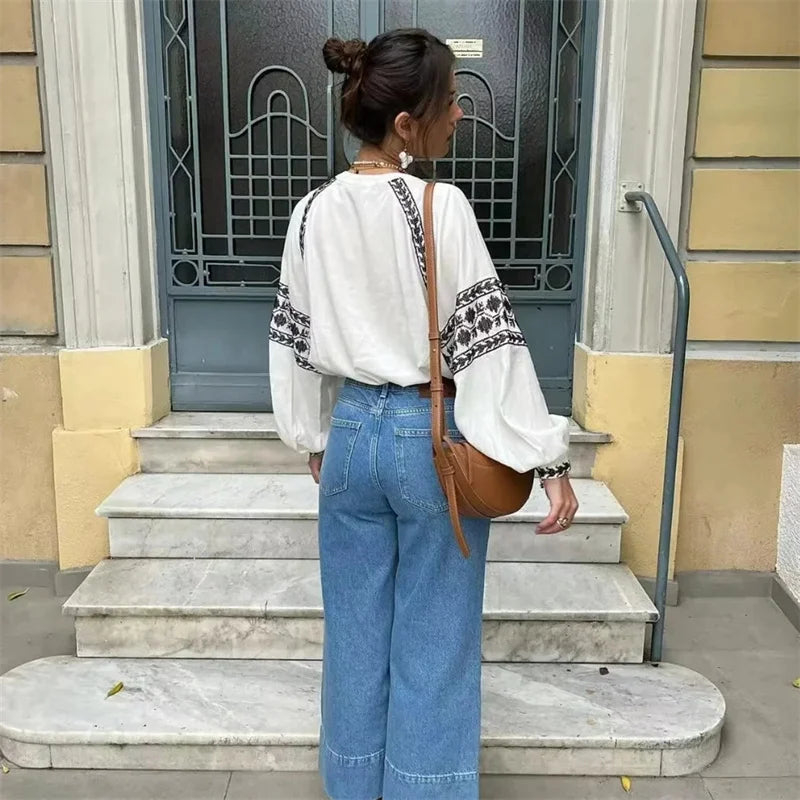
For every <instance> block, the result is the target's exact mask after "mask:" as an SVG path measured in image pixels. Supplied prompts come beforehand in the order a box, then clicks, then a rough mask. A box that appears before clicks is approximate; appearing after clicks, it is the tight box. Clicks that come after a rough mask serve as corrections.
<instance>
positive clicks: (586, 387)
mask: <svg viewBox="0 0 800 800" xmlns="http://www.w3.org/2000/svg"><path fill="white" fill-rule="evenodd" d="M670 367H671V360H670V358H669V357H668V356H648V355H617V354H610V353H595V352H592V351H590V350H589V349H588V348H586V347H585V346H584V345H580V344H579V345H578V346H577V347H576V348H575V371H574V381H575V384H574V385H575V389H574V396H575V400H576V402H575V404H574V406H573V415H574V417H575V419H576V420H577V422H578V423H579V424H580V425H582V426H583V427H584V428H586V429H587V430H592V431H607V432H611V434H612V435H613V437H614V440H613V442H611V443H610V444H604V445H602V446H600V447H599V448H598V451H597V459H596V461H595V465H594V470H593V473H592V476H593V477H594V478H595V479H596V480H600V481H603V482H604V483H606V484H608V486H609V487H610V488H611V491H612V492H613V493H614V495H615V496H616V498H617V499H618V500H619V501H620V503H622V505H623V507H624V508H625V511H627V513H628V515H629V517H630V520H629V522H628V524H627V525H625V526H624V528H623V535H622V559H623V560H624V561H625V562H626V563H627V564H628V566H629V567H630V568H631V569H632V570H633V571H634V573H636V574H637V575H641V576H654V575H655V574H656V561H657V553H658V533H659V525H660V520H661V489H662V482H663V480H664V447H665V443H666V430H667V413H668V401H669V381H670ZM579 398H580V400H579ZM675 546H676V541H675V540H674V539H673V543H672V553H673V559H672V562H673V564H674V553H675ZM671 576H672V565H671V567H670V577H671Z"/></svg>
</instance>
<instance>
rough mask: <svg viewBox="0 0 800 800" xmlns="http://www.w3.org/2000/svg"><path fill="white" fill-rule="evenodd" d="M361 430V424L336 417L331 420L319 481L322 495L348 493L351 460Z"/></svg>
mask: <svg viewBox="0 0 800 800" xmlns="http://www.w3.org/2000/svg"><path fill="white" fill-rule="evenodd" d="M360 428H361V423H360V422H356V421H354V420H348V419H337V418H336V417H334V418H333V419H332V420H331V433H330V437H329V438H328V446H327V448H326V449H325V456H324V457H323V459H322V472H321V474H320V479H319V490H320V492H321V493H322V494H324V495H326V496H330V495H334V494H339V493H340V492H344V491H346V489H347V482H348V479H349V477H350V460H351V458H352V457H353V449H354V448H355V446H356V438H357V437H358V431H359V429H360Z"/></svg>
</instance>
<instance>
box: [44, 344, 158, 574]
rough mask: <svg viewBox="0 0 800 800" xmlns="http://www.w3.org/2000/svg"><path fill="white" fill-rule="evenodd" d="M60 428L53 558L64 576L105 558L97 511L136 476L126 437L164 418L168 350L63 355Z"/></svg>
mask: <svg viewBox="0 0 800 800" xmlns="http://www.w3.org/2000/svg"><path fill="white" fill-rule="evenodd" d="M59 358H60V363H61V391H62V394H63V408H64V427H63V428H62V429H57V430H56V431H54V432H53V457H54V463H55V492H56V504H57V508H58V550H59V564H60V566H61V568H62V569H69V568H72V567H82V566H91V565H94V564H96V563H97V562H98V561H100V560H102V559H103V558H106V557H107V556H108V524H107V522H106V520H104V519H100V518H98V517H97V516H96V515H95V513H94V512H95V509H96V508H97V506H98V505H99V504H100V503H101V502H102V501H103V500H104V499H105V498H106V497H107V496H108V495H109V494H110V493H111V491H113V489H115V488H116V487H117V485H118V484H119V483H120V482H121V481H122V480H123V479H124V478H126V477H127V476H129V475H132V474H133V473H134V472H137V471H138V469H139V464H138V453H137V449H136V444H135V442H134V440H133V438H132V437H131V433H130V432H131V429H132V428H138V427H142V426H145V425H150V424H151V423H153V422H155V421H156V420H158V419H160V418H161V417H163V416H164V415H165V414H167V413H168V412H169V402H170V400H169V365H168V349H167V342H166V340H164V339H161V340H159V341H157V342H154V343H153V344H150V345H147V346H145V347H126V348H96V349H90V350H62V351H61V353H60V357H59Z"/></svg>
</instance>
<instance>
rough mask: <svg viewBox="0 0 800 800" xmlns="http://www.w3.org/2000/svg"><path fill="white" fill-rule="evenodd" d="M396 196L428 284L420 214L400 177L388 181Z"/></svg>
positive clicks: (420, 268)
mask: <svg viewBox="0 0 800 800" xmlns="http://www.w3.org/2000/svg"><path fill="white" fill-rule="evenodd" d="M389 186H391V187H392V190H393V191H394V193H395V195H396V196H397V199H398V201H399V202H400V206H401V208H402V209H403V213H404V214H405V215H406V221H407V222H408V227H409V228H410V229H411V241H412V243H413V245H414V253H415V255H416V256H417V267H418V269H419V274H420V275H421V276H422V282H423V283H424V284H425V285H426V286H427V285H428V271H427V269H426V267H425V233H424V229H423V227H422V216H421V215H420V213H419V208H418V207H417V204H416V202H415V201H414V197H413V196H412V194H411V191H410V190H409V188H408V184H407V183H406V182H405V181H404V180H403V179H402V178H393V179H392V180H390V181H389Z"/></svg>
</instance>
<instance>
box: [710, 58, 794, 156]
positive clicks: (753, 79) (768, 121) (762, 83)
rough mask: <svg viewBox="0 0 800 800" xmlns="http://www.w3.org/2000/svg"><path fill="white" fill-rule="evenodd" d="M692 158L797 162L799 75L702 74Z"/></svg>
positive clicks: (785, 72)
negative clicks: (787, 158)
mask: <svg viewBox="0 0 800 800" xmlns="http://www.w3.org/2000/svg"><path fill="white" fill-rule="evenodd" d="M695 155H697V156H712V157H713V156H717V157H725V156H728V157H748V156H800V70H796V69H747V68H737V69H713V68H709V69H704V70H702V72H701V77H700V100H699V108H698V112H697V140H696V144H695Z"/></svg>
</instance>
